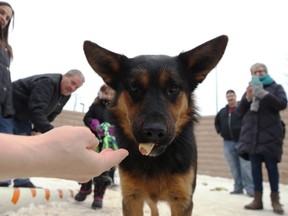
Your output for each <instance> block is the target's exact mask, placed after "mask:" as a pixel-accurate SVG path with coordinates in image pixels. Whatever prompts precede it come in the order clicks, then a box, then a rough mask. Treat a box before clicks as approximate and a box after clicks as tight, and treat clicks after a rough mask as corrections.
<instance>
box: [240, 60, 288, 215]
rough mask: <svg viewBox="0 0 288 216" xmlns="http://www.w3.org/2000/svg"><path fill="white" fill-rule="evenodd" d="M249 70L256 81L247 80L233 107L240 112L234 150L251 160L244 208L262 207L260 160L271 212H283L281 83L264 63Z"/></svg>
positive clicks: (283, 103)
mask: <svg viewBox="0 0 288 216" xmlns="http://www.w3.org/2000/svg"><path fill="white" fill-rule="evenodd" d="M250 71H251V74H252V76H254V79H253V80H255V78H257V76H258V77H259V80H260V81H261V83H260V85H259V84H258V83H256V82H255V81H251V82H250V83H249V86H248V87H247V90H246V93H245V94H244V95H243V97H242V99H241V102H240V104H239V106H238V108H237V109H236V111H237V112H239V113H241V114H242V115H244V117H243V120H242V127H241V134H240V139H239V146H238V153H239V154H240V155H241V156H249V158H250V160H251V163H252V176H253V181H254V190H255V191H254V200H253V201H252V203H250V204H249V205H246V206H245V208H246V209H253V210H256V209H263V203H262V193H263V186H262V182H263V179H262V163H263V162H264V163H265V165H266V169H267V172H268V177H269V183H270V188H271V195H270V196H271V201H272V207H273V210H274V212H275V213H277V214H283V213H284V210H283V209H282V207H281V204H280V203H279V171H278V166H277V165H278V163H279V162H280V161H281V156H282V146H283V137H284V134H283V131H284V130H283V125H282V124H281V118H280V111H281V110H284V109H286V107H287V97H286V94H285V91H284V89H283V87H282V86H281V85H279V84H277V83H276V82H275V81H274V80H273V79H272V78H271V77H270V76H269V75H268V71H267V67H266V66H265V65H264V64H261V63H256V64H254V65H252V67H251V69H250Z"/></svg>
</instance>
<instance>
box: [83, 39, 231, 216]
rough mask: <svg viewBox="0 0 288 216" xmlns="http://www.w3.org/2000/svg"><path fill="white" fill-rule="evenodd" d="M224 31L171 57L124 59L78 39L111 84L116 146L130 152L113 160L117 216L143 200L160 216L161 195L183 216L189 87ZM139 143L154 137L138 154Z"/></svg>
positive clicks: (191, 149) (190, 180)
mask: <svg viewBox="0 0 288 216" xmlns="http://www.w3.org/2000/svg"><path fill="white" fill-rule="evenodd" d="M227 42H228V37H227V36H225V35H223V36H220V37H217V38H215V39H213V40H210V41H208V42H206V43H204V44H202V45H200V46H198V47H196V48H194V49H192V50H190V51H188V52H183V53H180V54H179V55H178V56H176V57H170V56H165V55H141V56H137V57H134V58H128V57H126V56H125V55H120V54H117V53H114V52H111V51H109V50H106V49H104V48H102V47H100V46H98V45H97V44H95V43H93V42H90V41H85V42H84V52H85V55H86V58H87V60H88V62H89V64H90V65H91V66H92V68H93V69H94V70H95V71H96V73H98V74H99V75H100V76H101V77H102V78H103V80H104V82H105V83H106V84H107V85H109V86H110V87H112V88H113V89H114V90H115V91H116V97H115V100H114V101H113V103H112V105H111V114H112V116H113V120H114V124H115V126H116V132H117V135H116V138H117V143H118V145H119V146H120V148H125V149H127V150H128V151H129V156H128V157H127V158H126V159H124V160H123V162H121V164H120V165H119V172H120V179H121V189H122V195H123V200H122V207H123V215H124V216H142V215H143V205H144V202H147V204H148V205H149V207H150V209H151V215H152V216H157V215H159V213H158V209H157V202H158V201H166V202H168V203H169V205H170V207H171V215H173V216H188V215H189V216H190V215H191V214H192V209H193V193H194V190H195V186H196V172H197V150H196V143H195V137H194V133H193V122H194V121H195V120H196V118H195V117H196V113H197V112H196V109H195V103H194V97H193V91H194V90H195V88H196V87H197V85H198V84H199V83H201V82H202V81H203V80H204V79H205V77H206V75H207V74H208V73H209V72H210V71H211V70H212V69H213V68H214V67H215V66H216V65H217V63H218V62H219V61H220V59H221V58H222V55H223V54H224V51H225V49H226V45H227ZM140 143H144V144H145V143H146V144H147V143H154V144H155V146H154V148H153V150H152V152H151V153H150V154H149V155H148V156H145V155H142V154H141V153H140V151H139V144H140Z"/></svg>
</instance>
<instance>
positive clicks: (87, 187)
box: [75, 180, 92, 202]
mask: <svg viewBox="0 0 288 216" xmlns="http://www.w3.org/2000/svg"><path fill="white" fill-rule="evenodd" d="M91 188H92V180H90V181H89V182H86V183H83V184H81V188H80V191H79V193H77V194H76V196H75V200H76V201H78V202H82V201H84V200H85V199H86V197H87V196H88V195H89V194H91V192H92V189H91Z"/></svg>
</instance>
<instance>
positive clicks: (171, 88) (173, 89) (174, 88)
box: [168, 84, 179, 94]
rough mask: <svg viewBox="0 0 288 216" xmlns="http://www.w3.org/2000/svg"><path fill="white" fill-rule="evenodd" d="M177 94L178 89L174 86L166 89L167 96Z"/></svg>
mask: <svg viewBox="0 0 288 216" xmlns="http://www.w3.org/2000/svg"><path fill="white" fill-rule="evenodd" d="M178 92H179V87H178V86H177V85H175V84H171V85H170V86H169V87H168V94H175V93H178Z"/></svg>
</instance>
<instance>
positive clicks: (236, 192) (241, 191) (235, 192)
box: [230, 190, 243, 195]
mask: <svg viewBox="0 0 288 216" xmlns="http://www.w3.org/2000/svg"><path fill="white" fill-rule="evenodd" d="M230 194H236V195H237V194H243V190H240V191H236V190H234V191H231V192H230Z"/></svg>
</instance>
